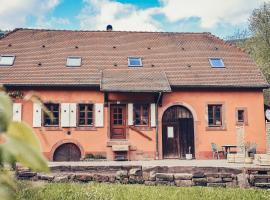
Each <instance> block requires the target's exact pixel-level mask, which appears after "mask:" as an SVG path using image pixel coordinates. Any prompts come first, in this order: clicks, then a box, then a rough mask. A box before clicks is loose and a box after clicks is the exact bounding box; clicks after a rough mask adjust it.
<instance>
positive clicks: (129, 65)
mask: <svg viewBox="0 0 270 200" xmlns="http://www.w3.org/2000/svg"><path fill="white" fill-rule="evenodd" d="M131 59H139V61H140V64H139V65H132V64H131V62H130V60H131ZM142 66H143V62H142V57H128V67H142Z"/></svg>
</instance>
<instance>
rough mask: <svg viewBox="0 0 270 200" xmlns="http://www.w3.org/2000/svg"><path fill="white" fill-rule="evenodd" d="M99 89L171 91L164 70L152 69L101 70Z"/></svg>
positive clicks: (108, 90)
mask: <svg viewBox="0 0 270 200" xmlns="http://www.w3.org/2000/svg"><path fill="white" fill-rule="evenodd" d="M100 90H101V91H104V92H171V86H170V84H169V81H168V79H167V76H166V74H165V72H163V71H157V70H153V69H141V68H138V69H137V68H135V69H113V70H103V72H102V74H101V83H100Z"/></svg>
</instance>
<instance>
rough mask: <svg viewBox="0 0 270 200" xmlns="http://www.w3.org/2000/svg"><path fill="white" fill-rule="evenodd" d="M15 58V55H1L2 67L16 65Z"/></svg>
mask: <svg viewBox="0 0 270 200" xmlns="http://www.w3.org/2000/svg"><path fill="white" fill-rule="evenodd" d="M14 60H15V56H13V55H1V56H0V66H12V65H13V64H14Z"/></svg>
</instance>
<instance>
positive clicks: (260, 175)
mask: <svg viewBox="0 0 270 200" xmlns="http://www.w3.org/2000/svg"><path fill="white" fill-rule="evenodd" d="M254 178H255V179H270V175H264V174H256V175H254Z"/></svg>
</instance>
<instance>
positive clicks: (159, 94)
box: [155, 92, 162, 160]
mask: <svg viewBox="0 0 270 200" xmlns="http://www.w3.org/2000/svg"><path fill="white" fill-rule="evenodd" d="M161 95H162V92H159V93H158V99H157V102H156V108H155V109H156V160H158V158H159V152H158V103H159V101H160V98H161Z"/></svg>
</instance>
